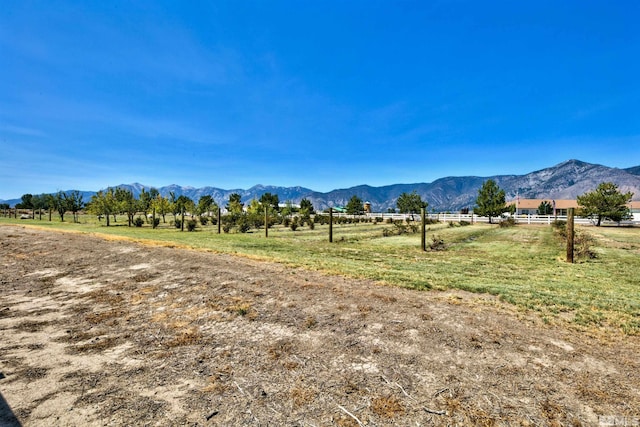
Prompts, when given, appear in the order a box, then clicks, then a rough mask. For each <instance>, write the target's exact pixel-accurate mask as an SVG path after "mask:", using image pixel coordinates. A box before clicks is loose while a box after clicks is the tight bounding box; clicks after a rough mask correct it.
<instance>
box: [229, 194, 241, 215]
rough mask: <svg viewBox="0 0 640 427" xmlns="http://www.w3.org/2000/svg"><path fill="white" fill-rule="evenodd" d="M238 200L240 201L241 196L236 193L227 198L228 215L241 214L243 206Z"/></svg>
mask: <svg viewBox="0 0 640 427" xmlns="http://www.w3.org/2000/svg"><path fill="white" fill-rule="evenodd" d="M240 200H241V196H240V195H239V194H238V193H232V194H231V195H230V196H229V204H227V211H229V213H230V214H232V215H234V214H238V215H239V214H241V213H242V208H243V207H244V204H243V203H242V202H241V201H240Z"/></svg>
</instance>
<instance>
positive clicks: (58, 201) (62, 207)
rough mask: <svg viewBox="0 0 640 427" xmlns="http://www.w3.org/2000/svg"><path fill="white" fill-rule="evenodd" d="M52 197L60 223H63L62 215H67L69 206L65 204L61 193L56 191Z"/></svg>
mask: <svg viewBox="0 0 640 427" xmlns="http://www.w3.org/2000/svg"><path fill="white" fill-rule="evenodd" d="M54 197H55V198H54V206H55V210H57V211H58V215H60V221H62V222H64V214H65V213H67V210H68V206H69V205H68V204H67V197H66V195H65V194H64V193H63V192H62V191H58V192H57V193H56V195H55V196H54Z"/></svg>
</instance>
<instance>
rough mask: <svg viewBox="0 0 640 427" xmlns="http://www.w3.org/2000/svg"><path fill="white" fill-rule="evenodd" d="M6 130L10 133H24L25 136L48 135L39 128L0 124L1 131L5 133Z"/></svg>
mask: <svg viewBox="0 0 640 427" xmlns="http://www.w3.org/2000/svg"><path fill="white" fill-rule="evenodd" d="M4 132H6V133H9V134H14V135H24V136H35V137H43V136H46V133H45V132H43V131H41V130H39V129H34V128H29V127H23V126H13V125H0V133H4Z"/></svg>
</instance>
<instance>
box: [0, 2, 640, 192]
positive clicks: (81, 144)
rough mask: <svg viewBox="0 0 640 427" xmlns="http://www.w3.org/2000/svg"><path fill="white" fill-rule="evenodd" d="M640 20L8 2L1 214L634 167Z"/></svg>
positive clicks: (523, 11)
mask: <svg viewBox="0 0 640 427" xmlns="http://www.w3.org/2000/svg"><path fill="white" fill-rule="evenodd" d="M638 18H640V2H637V1H616V2H605V1H600V2H591V1H563V2H556V1H535V2H533V1H532V2H515V1H491V2H478V1H455V0H451V1H426V0H424V1H415V2H413V1H391V0H389V1H375V0H366V1H364V0H363V1H359V0H349V1H330V0H328V1H310V0H309V1H277V0H274V1H250V0H247V1H235V0H234V1H195V0H194V1H187V2H183V1H157V0H154V1H135V2H131V1H122V2H119V1H107V2H103V1H80V2H79V1H73V2H67V1H54V0H48V1H28V0H25V1H15V2H3V4H2V7H1V8H0V147H1V149H0V198H4V199H9V198H18V197H20V196H21V195H22V194H24V193H33V194H39V193H42V192H54V191H57V190H67V189H72V188H73V189H80V190H97V189H100V188H104V187H107V186H109V185H117V184H121V183H132V182H141V183H144V184H147V185H152V186H157V187H160V186H164V185H168V184H179V185H185V186H186V185H189V186H193V187H202V186H207V185H210V186H215V187H221V188H226V189H235V188H249V187H251V186H253V185H255V184H264V185H281V186H296V185H301V186H305V187H309V188H312V189H314V190H318V191H329V190H331V189H335V188H346V187H350V186H353V185H359V184H369V185H375V186H378V185H387V184H395V183H415V182H431V181H433V180H435V179H437V178H441V177H445V176H463V175H476V176H490V175H495V174H524V173H528V172H531V171H534V170H539V169H542V168H545V167H548V166H552V165H555V164H557V163H560V162H562V161H565V160H568V159H572V158H577V159H580V160H583V161H587V162H591V163H600V164H605V165H607V166H612V167H621V168H624V167H630V166H636V165H640V109H639V105H640V80H639V79H640V27H639V26H638Z"/></svg>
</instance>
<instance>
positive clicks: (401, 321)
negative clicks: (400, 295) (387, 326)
mask: <svg viewBox="0 0 640 427" xmlns="http://www.w3.org/2000/svg"><path fill="white" fill-rule="evenodd" d="M403 322H404V321H403V320H396V319H392V320H389V323H403Z"/></svg>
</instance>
